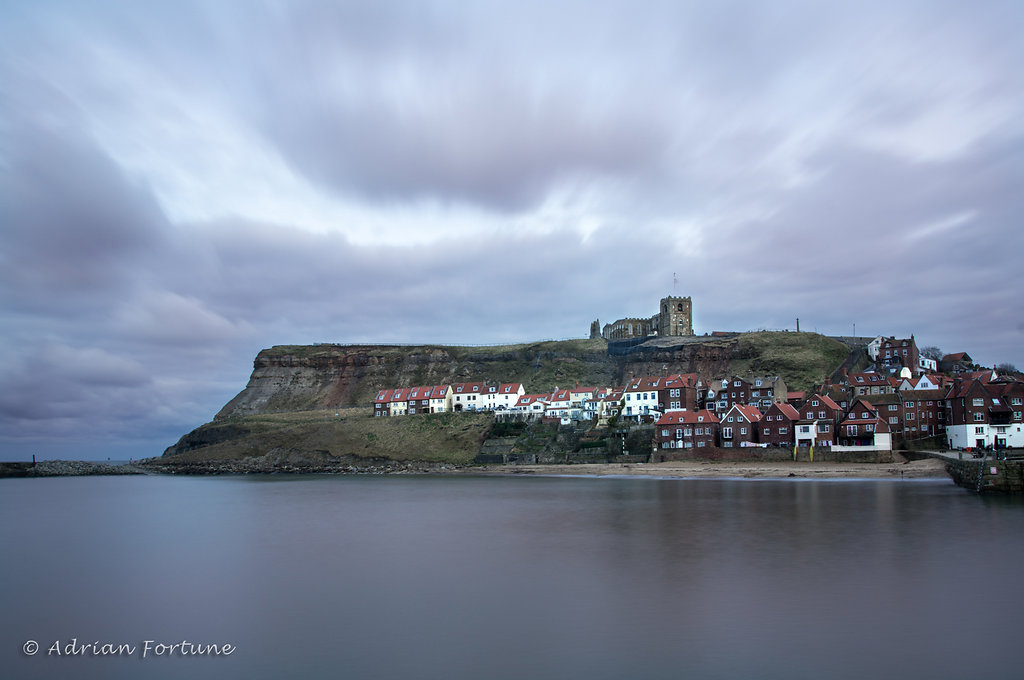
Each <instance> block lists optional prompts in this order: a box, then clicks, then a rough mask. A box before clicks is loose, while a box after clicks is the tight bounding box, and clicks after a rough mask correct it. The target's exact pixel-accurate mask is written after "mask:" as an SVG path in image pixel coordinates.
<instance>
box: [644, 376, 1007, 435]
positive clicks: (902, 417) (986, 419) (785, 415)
mask: <svg viewBox="0 0 1024 680" xmlns="http://www.w3.org/2000/svg"><path fill="white" fill-rule="evenodd" d="M979 373H980V374H979ZM979 373H975V374H972V375H969V376H967V377H966V378H963V377H960V378H955V379H950V380H949V385H948V387H943V388H938V389H916V388H915V387H914V386H913V385H915V384H918V385H919V384H920V383H921V382H930V381H920V380H918V381H911V382H910V383H909V384H908V385H907V389H900V390H896V391H893V392H889V393H884V394H878V395H875V396H870V397H868V396H859V395H855V394H851V393H850V392H848V391H845V390H844V389H842V388H836V386H832V389H828V390H822V391H821V392H819V393H815V394H813V395H811V396H810V397H807V398H805V399H803V400H802V401H801V402H799V403H796V402H795V401H787V402H775V403H773V404H772V405H771V406H770V407H769V408H768V409H767V410H766V411H763V412H762V411H761V410H760V409H758V408H756V407H754V406H752V405H746V406H744V405H741V404H735V405H733V406H732V407H731V408H730V409H729V410H727V411H725V412H724V413H715V412H714V411H712V410H710V409H701V410H696V411H685V410H669V411H667V412H665V413H664V414H663V415H662V416H661V417H659V418H658V420H657V421H656V423H655V448H661V449H676V448H683V449H700V448H705V447H722V448H731V447H745V446H765V447H768V446H772V447H775V446H782V447H793V446H815V447H833V448H834V447H836V446H841V447H869V448H874V449H890V448H891V447H892V445H893V443H895V442H898V441H900V440H910V441H912V440H918V439H924V438H929V437H934V438H938V439H939V440H940V441H942V440H943V439H944V440H945V442H946V444H947V445H948V446H949V447H950V448H957V449H971V448H979V449H980V448H996V449H1004V448H1019V447H1024V417H1022V411H1024V383H1022V382H1020V381H1017V380H1012V379H1004V380H1000V379H996V378H994V377H993V376H994V374H993V373H992V372H990V371H983V372H979ZM824 387H828V385H825V386H824ZM791 394H792V393H791Z"/></svg>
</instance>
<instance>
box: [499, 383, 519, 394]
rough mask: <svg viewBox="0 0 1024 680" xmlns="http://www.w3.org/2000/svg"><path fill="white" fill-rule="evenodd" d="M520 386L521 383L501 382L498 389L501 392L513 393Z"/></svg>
mask: <svg viewBox="0 0 1024 680" xmlns="http://www.w3.org/2000/svg"><path fill="white" fill-rule="evenodd" d="M522 386H523V384H522V383H502V385H501V387H500V388H499V389H498V391H499V392H501V393H502V394H515V393H516V392H518V391H519V388H520V387H522Z"/></svg>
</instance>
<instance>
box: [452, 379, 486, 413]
mask: <svg viewBox="0 0 1024 680" xmlns="http://www.w3.org/2000/svg"><path fill="white" fill-rule="evenodd" d="M484 388H485V385H484V384H483V383H456V384H454V385H452V410H453V411H483V410H485V409H486V408H487V407H486V406H485V401H484V399H483V396H484Z"/></svg>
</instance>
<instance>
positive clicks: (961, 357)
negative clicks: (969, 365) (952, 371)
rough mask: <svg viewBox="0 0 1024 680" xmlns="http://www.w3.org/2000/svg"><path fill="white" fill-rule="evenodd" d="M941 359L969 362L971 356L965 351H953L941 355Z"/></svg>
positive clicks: (944, 360) (953, 361)
mask: <svg viewBox="0 0 1024 680" xmlns="http://www.w3.org/2000/svg"><path fill="white" fill-rule="evenodd" d="M941 361H943V362H952V363H958V362H960V361H967V362H970V361H971V356H970V355H969V354H968V353H967V352H953V353H952V354H947V355H945V356H944V357H942V359H941Z"/></svg>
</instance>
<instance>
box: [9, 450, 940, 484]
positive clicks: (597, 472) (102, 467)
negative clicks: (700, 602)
mask: <svg viewBox="0 0 1024 680" xmlns="http://www.w3.org/2000/svg"><path fill="white" fill-rule="evenodd" d="M146 474H148V475H153V474H162V475H191V476H212V475H249V474H256V475H259V474H327V475H395V474H420V475H423V474H469V475H523V474H526V475H535V476H545V475H550V476H581V477H604V476H631V477H633V476H635V477H658V478H765V479H785V478H792V477H798V478H807V479H835V478H860V479H893V478H896V479H907V478H909V479H914V478H927V477H933V478H935V477H938V478H941V477H946V476H947V471H946V469H945V465H944V463H943V462H942V461H939V460H934V459H925V460H920V461H905V460H904V461H902V462H901V463H895V464H875V463H829V462H822V463H793V462H767V461H747V462H736V461H698V460H694V461H674V462H666V463H649V464H629V463H595V464H589V463H584V464H569V465H564V464H562V465H454V464H451V463H431V462H422V461H394V460H388V459H379V458H378V459H369V458H365V459H364V458H359V457H356V456H345V457H342V458H335V457H332V456H313V457H312V458H311V459H303V458H301V457H299V456H295V455H286V456H281V455H264V456H256V457H250V458H243V459H232V460H205V461H186V460H178V461H175V460H173V459H172V460H168V459H166V458H148V459H145V460H141V461H138V462H136V463H133V464H127V465H110V464H107V463H91V462H84V461H43V462H41V463H38V464H36V465H35V467H33V464H32V463H0V477H61V476H82V475H146Z"/></svg>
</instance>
